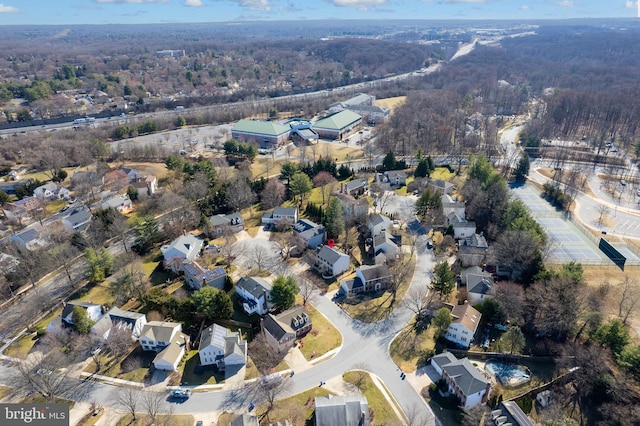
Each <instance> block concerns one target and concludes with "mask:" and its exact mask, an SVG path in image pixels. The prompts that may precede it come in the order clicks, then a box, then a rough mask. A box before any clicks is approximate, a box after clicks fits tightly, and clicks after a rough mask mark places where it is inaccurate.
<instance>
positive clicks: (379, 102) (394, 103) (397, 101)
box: [373, 96, 407, 114]
mask: <svg viewBox="0 0 640 426" xmlns="http://www.w3.org/2000/svg"><path fill="white" fill-rule="evenodd" d="M406 99H407V97H406V96H397V97H395V98H386V99H376V100H375V102H374V103H373V104H374V105H375V106H379V107H386V108H390V109H391V114H393V111H394V110H395V109H396V108H397V107H399V106H400V105H402V104H403V103H404V101H405V100H406Z"/></svg>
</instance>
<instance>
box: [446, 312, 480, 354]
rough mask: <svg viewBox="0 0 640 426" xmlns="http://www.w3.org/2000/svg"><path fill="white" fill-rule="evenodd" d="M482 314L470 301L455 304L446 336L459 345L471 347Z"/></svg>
mask: <svg viewBox="0 0 640 426" xmlns="http://www.w3.org/2000/svg"><path fill="white" fill-rule="evenodd" d="M481 316H482V315H481V314H480V312H478V311H477V310H476V309H474V307H473V306H471V305H469V304H468V303H465V304H464V305H456V306H454V307H453V309H451V324H449V328H447V333H446V334H445V336H444V338H445V339H447V340H448V341H450V342H453V343H455V344H457V345H459V346H462V347H465V348H468V347H470V346H471V343H472V342H473V339H474V336H475V334H476V330H477V329H478V324H479V323H480V317H481Z"/></svg>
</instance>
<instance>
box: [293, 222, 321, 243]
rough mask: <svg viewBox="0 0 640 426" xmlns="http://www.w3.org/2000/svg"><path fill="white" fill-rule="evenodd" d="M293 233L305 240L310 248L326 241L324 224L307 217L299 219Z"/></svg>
mask: <svg viewBox="0 0 640 426" xmlns="http://www.w3.org/2000/svg"><path fill="white" fill-rule="evenodd" d="M293 233H294V234H296V235H298V236H299V237H300V238H302V239H303V240H304V242H305V243H306V244H307V247H308V248H312V249H313V248H316V247H318V246H319V245H320V244H322V243H324V241H325V239H326V232H325V229H324V226H322V225H318V224H317V223H315V222H312V221H310V220H307V219H298V221H297V222H296V224H295V225H294V226H293Z"/></svg>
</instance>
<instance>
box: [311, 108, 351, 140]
mask: <svg viewBox="0 0 640 426" xmlns="http://www.w3.org/2000/svg"><path fill="white" fill-rule="evenodd" d="M361 122H362V116H360V115H359V114H356V113H355V112H353V111H349V110H342V111H339V112H336V113H335V114H331V115H329V116H327V117H324V118H321V119H320V120H317V121H315V122H314V123H313V130H314V131H315V132H316V133H318V135H319V136H320V137H321V138H326V139H338V140H341V139H342V138H343V137H345V136H348V135H349V134H350V133H352V132H353V131H354V130H355V129H357V128H358V126H359V125H360V123H361Z"/></svg>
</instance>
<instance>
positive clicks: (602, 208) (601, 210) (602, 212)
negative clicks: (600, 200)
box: [596, 204, 609, 226]
mask: <svg viewBox="0 0 640 426" xmlns="http://www.w3.org/2000/svg"><path fill="white" fill-rule="evenodd" d="M598 214H599V215H598V219H596V223H597V224H598V225H600V226H602V225H603V224H604V222H605V220H607V216H609V207H607V206H606V205H605V204H600V205H599V206H598Z"/></svg>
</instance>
